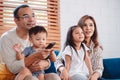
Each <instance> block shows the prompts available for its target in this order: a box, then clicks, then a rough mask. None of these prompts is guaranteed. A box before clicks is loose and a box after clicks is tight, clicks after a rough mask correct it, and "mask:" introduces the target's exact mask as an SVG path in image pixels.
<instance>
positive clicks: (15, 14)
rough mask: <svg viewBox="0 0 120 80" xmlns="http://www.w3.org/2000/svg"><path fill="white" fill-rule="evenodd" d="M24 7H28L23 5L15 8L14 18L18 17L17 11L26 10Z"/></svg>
mask: <svg viewBox="0 0 120 80" xmlns="http://www.w3.org/2000/svg"><path fill="white" fill-rule="evenodd" d="M26 7H29V6H28V5H27V4H23V5H20V6H18V7H16V8H15V10H14V12H13V16H14V18H18V17H19V16H18V11H19V9H21V8H26Z"/></svg>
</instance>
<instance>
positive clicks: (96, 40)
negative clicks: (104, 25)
mask: <svg viewBox="0 0 120 80" xmlns="http://www.w3.org/2000/svg"><path fill="white" fill-rule="evenodd" d="M87 19H90V20H92V21H93V24H94V27H95V30H94V33H93V35H92V37H91V40H92V41H93V43H94V44H95V46H94V48H96V47H97V46H98V45H99V42H98V31H97V26H96V22H95V20H94V18H93V17H92V16H89V15H84V16H83V17H82V18H80V20H79V22H78V25H79V26H80V27H81V28H82V29H83V27H84V25H85V21H86V20H87ZM85 43H86V41H85Z"/></svg>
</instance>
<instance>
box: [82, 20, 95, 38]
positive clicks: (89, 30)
mask: <svg viewBox="0 0 120 80" xmlns="http://www.w3.org/2000/svg"><path fill="white" fill-rule="evenodd" d="M94 30H95V26H94V23H93V21H92V20H91V19H87V20H86V21H85V25H84V26H83V31H84V34H85V37H86V38H91V37H92V35H93V33H94Z"/></svg>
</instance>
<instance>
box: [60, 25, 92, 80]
mask: <svg viewBox="0 0 120 80" xmlns="http://www.w3.org/2000/svg"><path fill="white" fill-rule="evenodd" d="M83 40H84V33H83V31H82V29H81V28H80V26H76V25H75V26H72V27H70V28H69V31H68V33H67V39H66V42H65V46H64V50H63V52H62V57H63V59H64V61H65V69H66V70H67V73H68V75H69V76H70V79H71V80H87V78H88V77H90V75H91V74H92V73H93V71H92V66H91V62H90V59H89V54H88V53H87V50H88V49H87V47H86V46H85V45H84V44H83V43H82V42H83ZM85 63H86V64H85ZM86 65H87V66H86ZM88 70H89V71H88ZM75 75H78V76H79V77H80V78H81V79H80V78H79V79H73V78H72V76H75Z"/></svg>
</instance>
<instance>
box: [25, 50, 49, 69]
mask: <svg viewBox="0 0 120 80" xmlns="http://www.w3.org/2000/svg"><path fill="white" fill-rule="evenodd" d="M50 51H51V49H45V50H41V51H39V52H34V53H33V54H31V55H29V56H28V57H26V58H25V66H26V67H29V66H30V65H31V64H32V63H33V62H34V61H36V60H38V59H45V58H47V57H48V56H49V54H50Z"/></svg>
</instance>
